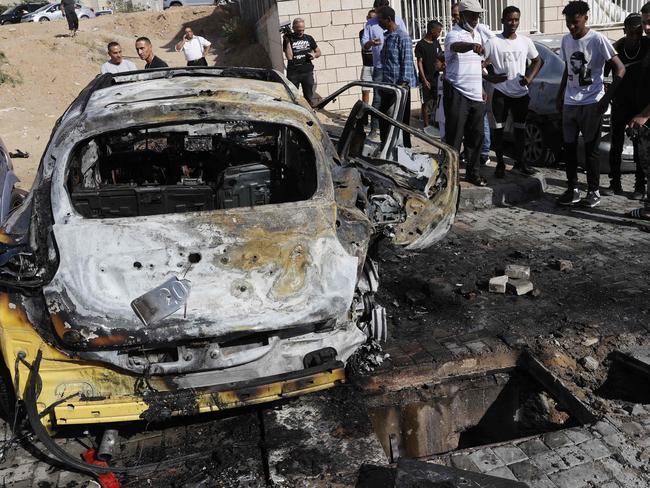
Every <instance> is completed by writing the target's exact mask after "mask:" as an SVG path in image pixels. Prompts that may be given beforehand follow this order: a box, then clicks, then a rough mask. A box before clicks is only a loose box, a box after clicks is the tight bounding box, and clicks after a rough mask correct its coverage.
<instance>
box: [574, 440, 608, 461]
mask: <svg viewBox="0 0 650 488" xmlns="http://www.w3.org/2000/svg"><path fill="white" fill-rule="evenodd" d="M580 448H581V449H582V450H583V451H584V452H585V453H587V454H588V455H589V456H590V457H591V458H592V459H594V460H598V459H602V458H604V457H607V456H609V455H610V454H611V449H610V448H609V447H607V445H606V444H604V443H603V442H602V441H601V440H600V439H592V440H590V441H587V442H583V443H582V444H580Z"/></svg>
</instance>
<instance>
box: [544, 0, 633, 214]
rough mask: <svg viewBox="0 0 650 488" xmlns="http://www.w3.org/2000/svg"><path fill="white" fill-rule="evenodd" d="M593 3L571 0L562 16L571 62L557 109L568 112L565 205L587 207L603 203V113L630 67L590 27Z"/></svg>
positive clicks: (563, 49) (563, 52) (564, 54)
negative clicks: (607, 80) (583, 183)
mask: <svg viewBox="0 0 650 488" xmlns="http://www.w3.org/2000/svg"><path fill="white" fill-rule="evenodd" d="M588 12H589V5H588V4H587V2H583V1H582V0H575V1H572V2H569V3H568V4H567V5H566V7H564V10H562V14H563V15H564V17H565V20H566V26H567V28H568V29H569V33H568V34H565V35H564V37H563V38H562V44H561V46H560V57H561V58H562V60H563V61H564V62H565V63H566V66H565V68H564V75H563V76H562V83H561V84H560V91H559V93H558V99H557V106H558V110H561V111H562V133H563V139H564V162H565V164H566V176H567V187H568V188H567V191H566V192H564V193H563V194H562V195H561V196H560V198H559V199H558V204H560V205H572V204H574V203H578V202H580V203H581V204H582V205H584V206H587V207H595V206H596V205H598V204H599V203H600V154H599V147H598V146H599V145H600V136H601V122H602V115H603V113H605V111H606V110H607V106H608V105H609V101H610V100H611V98H612V95H613V94H614V92H615V91H616V89H617V87H618V85H619V84H620V82H621V78H623V76H624V75H625V66H623V63H622V62H621V60H620V59H618V56H617V55H616V51H615V50H614V48H613V47H612V44H611V43H610V42H609V40H608V39H607V38H606V37H605V36H604V35H602V34H600V33H599V32H596V31H594V30H592V29H589V27H587V25H586V24H587V20H588V19H589V17H588V15H587V13H588ZM607 61H609V62H610V64H611V65H612V68H613V72H614V77H613V82H612V84H611V85H610V87H609V89H608V90H607V92H605V85H604V76H603V71H604V68H605V63H606V62H607ZM579 133H582V137H583V139H584V143H585V144H584V145H585V167H586V169H587V196H586V197H585V198H583V199H582V200H581V199H580V190H579V189H578V134H579Z"/></svg>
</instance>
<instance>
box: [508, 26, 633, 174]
mask: <svg viewBox="0 0 650 488" xmlns="http://www.w3.org/2000/svg"><path fill="white" fill-rule="evenodd" d="M562 36H563V34H554V35H545V34H539V35H533V36H531V39H532V40H533V42H534V43H535V47H536V48H537V50H538V51H539V55H540V57H541V58H542V59H543V60H544V65H543V66H542V69H541V70H540V72H539V74H538V75H537V77H536V78H535V80H534V81H533V83H531V85H530V87H529V94H530V105H529V113H528V120H527V121H526V145H525V149H524V157H525V158H526V160H527V161H529V162H530V163H532V164H535V165H549V164H553V163H555V162H556V161H560V160H561V159H562V114H561V113H559V112H558V111H557V109H556V107H555V99H556V97H557V94H558V91H559V89H560V82H561V80H562V73H563V72H564V61H562V59H561V58H560V56H559V52H560V43H561V41H562ZM505 137H506V139H510V140H514V131H513V127H512V123H511V120H510V119H509V120H508V122H507V125H506V134H505ZM581 139H582V137H581ZM580 143H582V141H580ZM610 146H611V142H610V125H609V110H608V111H607V113H606V114H605V115H604V117H603V132H602V139H601V142H600V171H601V173H608V172H609V149H610ZM578 158H579V163H580V164H582V162H583V160H584V156H583V152H582V150H580V151H578ZM634 169H635V165H634V154H633V147H632V141H631V140H630V139H629V138H628V137H627V136H626V137H625V144H624V146H623V154H622V158H621V170H622V171H624V172H630V171H634Z"/></svg>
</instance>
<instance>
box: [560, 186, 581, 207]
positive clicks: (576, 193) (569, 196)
mask: <svg viewBox="0 0 650 488" xmlns="http://www.w3.org/2000/svg"><path fill="white" fill-rule="evenodd" d="M579 201H580V190H578V189H577V188H569V189H568V190H567V191H565V192H564V193H562V195H560V196H559V198H558V199H557V203H558V205H573V204H574V203H578V202H579Z"/></svg>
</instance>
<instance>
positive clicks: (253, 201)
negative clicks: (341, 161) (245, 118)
mask: <svg viewBox="0 0 650 488" xmlns="http://www.w3.org/2000/svg"><path fill="white" fill-rule="evenodd" d="M69 168H70V169H69V174H68V181H67V185H68V191H69V193H70V196H71V199H72V203H73V206H74V208H75V209H76V211H77V212H79V213H80V214H81V215H82V216H83V217H86V218H111V217H115V218H117V217H134V216H141V215H156V214H168V213H183V212H193V211H207V210H218V209H228V208H238V207H253V206H259V205H268V204H274V203H286V202H295V201H301V200H307V199H309V198H310V197H311V196H312V195H313V194H314V192H315V191H316V187H317V178H316V162H315V156H314V151H313V148H312V147H311V144H310V143H309V140H308V139H307V137H306V136H305V135H304V134H303V133H302V132H300V131H298V130H296V129H295V128H292V127H288V126H283V125H280V124H270V123H263V122H242V121H227V122H211V123H198V124H180V125H173V126H163V127H146V128H138V129H128V130H122V131H117V132H110V133H107V134H103V135H101V136H97V137H94V138H92V139H89V140H87V141H85V142H84V143H82V144H80V145H79V146H77V148H75V150H74V152H73V154H72V159H71V164H70V166H69Z"/></svg>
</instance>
